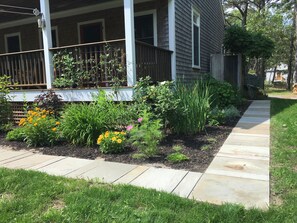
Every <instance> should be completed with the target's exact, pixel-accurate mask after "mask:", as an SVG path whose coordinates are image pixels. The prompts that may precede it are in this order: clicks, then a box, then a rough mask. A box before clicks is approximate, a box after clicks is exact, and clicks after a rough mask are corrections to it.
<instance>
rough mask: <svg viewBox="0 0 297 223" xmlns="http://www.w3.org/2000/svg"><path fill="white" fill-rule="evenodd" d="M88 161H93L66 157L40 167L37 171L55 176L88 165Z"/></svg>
mask: <svg viewBox="0 0 297 223" xmlns="http://www.w3.org/2000/svg"><path fill="white" fill-rule="evenodd" d="M90 162H93V161H92V160H85V159H77V158H71V157H68V158H65V159H62V160H60V161H58V162H55V163H52V164H50V165H47V166H45V167H42V168H40V169H39V171H42V172H46V173H48V174H52V175H56V176H64V175H66V174H68V173H70V172H72V171H75V170H77V169H79V168H81V167H83V166H85V165H88V164H89V163H90Z"/></svg>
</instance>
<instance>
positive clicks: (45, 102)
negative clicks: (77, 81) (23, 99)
mask: <svg viewBox="0 0 297 223" xmlns="http://www.w3.org/2000/svg"><path fill="white" fill-rule="evenodd" d="M34 103H35V104H36V105H37V107H38V108H41V109H45V110H48V111H52V112H54V114H55V115H58V112H59V111H61V108H62V97H61V95H58V94H56V93H55V92H54V91H53V90H50V91H48V92H46V93H42V94H40V95H38V96H36V98H35V100H34Z"/></svg>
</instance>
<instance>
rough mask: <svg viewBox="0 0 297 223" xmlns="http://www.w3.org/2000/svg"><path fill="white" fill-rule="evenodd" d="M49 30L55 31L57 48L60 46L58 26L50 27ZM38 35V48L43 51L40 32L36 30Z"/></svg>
mask: <svg viewBox="0 0 297 223" xmlns="http://www.w3.org/2000/svg"><path fill="white" fill-rule="evenodd" d="M51 30H55V31H56V41H57V47H59V46H60V43H59V33H58V26H52V29H51ZM38 34H39V48H40V49H43V44H42V32H41V30H40V29H39V30H38Z"/></svg>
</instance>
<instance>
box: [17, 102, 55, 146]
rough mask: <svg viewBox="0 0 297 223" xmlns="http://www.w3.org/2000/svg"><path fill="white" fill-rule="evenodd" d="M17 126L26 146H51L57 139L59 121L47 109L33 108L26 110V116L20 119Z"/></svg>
mask: <svg viewBox="0 0 297 223" xmlns="http://www.w3.org/2000/svg"><path fill="white" fill-rule="evenodd" d="M19 126H21V128H22V129H23V132H24V136H25V139H24V140H25V142H26V143H27V145H28V146H53V145H54V144H55V143H56V142H57V141H58V139H59V131H58V130H59V127H60V122H58V121H57V120H56V119H55V118H54V116H53V113H52V112H50V111H47V110H41V109H40V108H35V109H34V110H30V111H28V114H27V118H23V119H21V120H20V123H19Z"/></svg>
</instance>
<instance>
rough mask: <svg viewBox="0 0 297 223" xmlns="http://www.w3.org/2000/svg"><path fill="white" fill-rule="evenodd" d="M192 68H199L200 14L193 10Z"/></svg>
mask: <svg viewBox="0 0 297 223" xmlns="http://www.w3.org/2000/svg"><path fill="white" fill-rule="evenodd" d="M192 44H193V46H192V47H193V49H192V51H193V55H192V56H193V59H192V60H193V67H195V68H200V14H199V13H198V12H197V11H196V10H194V9H193V13H192Z"/></svg>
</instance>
